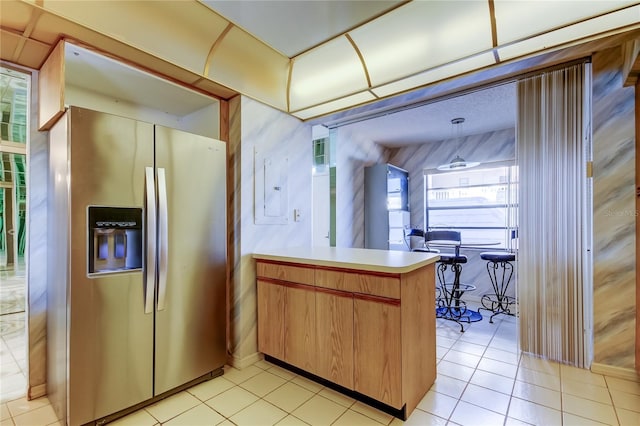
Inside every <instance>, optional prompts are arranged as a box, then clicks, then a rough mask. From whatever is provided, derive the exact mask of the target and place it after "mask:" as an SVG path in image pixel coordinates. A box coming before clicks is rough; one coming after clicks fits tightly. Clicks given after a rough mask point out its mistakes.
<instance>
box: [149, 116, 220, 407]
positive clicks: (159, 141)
mask: <svg viewBox="0 0 640 426" xmlns="http://www.w3.org/2000/svg"><path fill="white" fill-rule="evenodd" d="M155 129H156V130H155V132H156V133H155V135H156V167H157V170H156V173H157V177H158V301H157V304H156V353H155V365H156V371H155V394H156V395H159V394H161V393H163V392H166V391H168V390H171V389H172V388H175V387H176V386H179V385H181V384H184V383H186V382H188V381H190V380H193V379H196V378H198V377H200V376H202V375H204V374H207V373H208V372H210V371H212V370H215V369H217V368H219V367H222V366H223V365H224V362H225V357H226V355H225V354H226V326H225V318H226V303H225V298H226V235H227V233H226V167H225V166H226V145H225V143H224V142H221V141H217V140H214V139H209V138H205V137H202V136H198V135H193V134H188V133H185V132H181V131H178V130H174V129H168V128H165V127H160V126H156V128H155Z"/></svg>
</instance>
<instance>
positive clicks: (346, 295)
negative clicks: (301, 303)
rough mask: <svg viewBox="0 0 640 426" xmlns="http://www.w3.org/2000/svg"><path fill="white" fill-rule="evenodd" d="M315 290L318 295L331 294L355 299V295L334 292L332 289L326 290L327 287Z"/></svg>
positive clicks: (338, 291)
mask: <svg viewBox="0 0 640 426" xmlns="http://www.w3.org/2000/svg"><path fill="white" fill-rule="evenodd" d="M315 289H316V292H318V293H325V294H330V295H332V296H338V297H347V298H351V297H353V293H352V292H350V291H341V290H334V289H332V288H326V287H316V288H315Z"/></svg>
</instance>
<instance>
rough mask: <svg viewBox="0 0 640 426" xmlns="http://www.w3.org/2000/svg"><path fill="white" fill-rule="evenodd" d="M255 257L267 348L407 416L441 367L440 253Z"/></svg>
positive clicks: (345, 251) (314, 250) (261, 340)
mask: <svg viewBox="0 0 640 426" xmlns="http://www.w3.org/2000/svg"><path fill="white" fill-rule="evenodd" d="M253 257H254V258H255V259H256V276H257V286H258V289H257V291H258V349H259V351H260V352H262V353H264V354H265V355H266V356H267V359H268V360H275V361H279V362H281V363H284V365H285V366H286V367H289V368H293V369H297V370H301V371H304V372H306V373H309V374H310V375H311V376H310V377H311V378H314V379H316V380H319V381H325V383H328V384H330V385H332V387H334V388H336V389H338V390H340V391H342V392H346V393H349V394H350V395H352V396H355V397H356V398H359V399H361V400H363V401H365V402H368V403H370V404H373V405H377V406H378V408H382V409H384V410H385V411H388V412H391V413H392V414H394V415H395V416H397V417H400V418H402V419H406V418H407V417H408V416H409V415H410V414H411V412H412V411H413V410H414V408H415V407H416V406H417V405H418V403H419V402H420V400H421V399H422V398H423V397H424V395H425V394H426V393H427V391H428V390H429V388H430V387H431V385H432V384H433V382H434V380H435V376H436V360H435V348H436V342H435V294H434V292H435V273H434V264H435V262H436V261H437V260H438V259H439V256H438V255H437V254H433V253H414V252H402V251H387V250H369V249H351V248H335V247H306V248H305V247H302V248H300V247H296V248H286V249H279V250H269V251H268V252H261V253H254V255H253ZM335 385H337V386H335Z"/></svg>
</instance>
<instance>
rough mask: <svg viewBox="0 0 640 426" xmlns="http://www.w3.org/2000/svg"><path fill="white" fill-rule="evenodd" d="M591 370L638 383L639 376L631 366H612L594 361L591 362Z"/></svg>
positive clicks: (639, 381)
mask: <svg viewBox="0 0 640 426" xmlns="http://www.w3.org/2000/svg"><path fill="white" fill-rule="evenodd" d="M591 372H592V373H596V374H602V375H604V376H610V377H616V378H618V379H624V380H630V381H633V382H636V383H640V376H639V375H638V372H637V371H635V370H634V369H633V368H622V367H614V366H612V365H607V364H600V363H598V362H594V363H593V364H591Z"/></svg>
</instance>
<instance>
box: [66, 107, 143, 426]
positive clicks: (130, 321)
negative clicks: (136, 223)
mask: <svg viewBox="0 0 640 426" xmlns="http://www.w3.org/2000/svg"><path fill="white" fill-rule="evenodd" d="M69 115H70V127H69V131H70V144H69V147H68V149H69V155H70V160H69V163H70V170H71V172H70V176H69V177H68V179H69V184H70V200H71V201H70V203H71V204H70V218H69V219H70V222H69V226H70V230H71V236H70V253H71V261H70V293H69V300H70V306H69V317H68V318H67V324H68V327H69V349H68V350H69V353H68V363H69V373H68V374H69V388H68V397H69V401H68V404H69V413H68V414H69V418H68V423H69V424H84V423H86V422H90V421H92V420H94V419H97V418H100V417H103V416H106V415H109V414H111V413H114V412H116V411H119V410H122V409H124V408H127V407H130V406H132V405H135V404H137V403H139V402H142V401H144V400H146V399H149V398H151V397H152V396H153V395H152V386H153V370H152V368H153V311H151V312H150V313H147V314H145V309H144V308H145V306H144V295H145V292H144V289H145V281H144V279H143V276H144V274H143V271H141V270H137V271H135V272H119V273H106V274H94V275H92V276H89V275H88V258H87V256H88V242H89V238H93V235H91V234H90V232H89V229H88V220H87V213H88V210H87V207H88V206H90V205H94V206H115V207H136V208H141V207H144V205H145V202H144V194H145V186H144V185H145V166H148V165H153V126H151V125H150V124H147V123H141V122H137V121H133V120H130V119H126V118H121V117H117V116H113V115H109V114H104V113H98V112H94V111H90V110H86V109H80V108H76V107H71V112H70V114H69Z"/></svg>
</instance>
